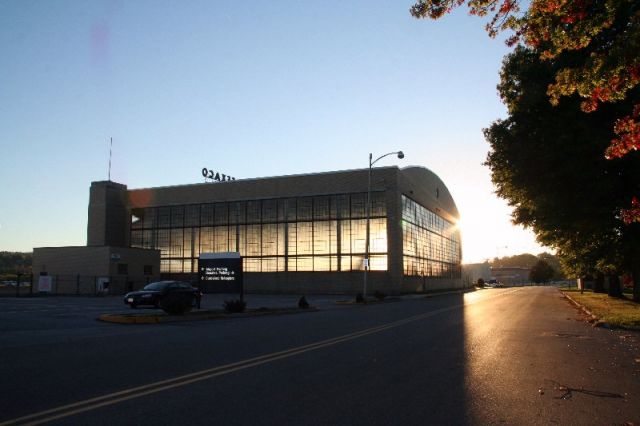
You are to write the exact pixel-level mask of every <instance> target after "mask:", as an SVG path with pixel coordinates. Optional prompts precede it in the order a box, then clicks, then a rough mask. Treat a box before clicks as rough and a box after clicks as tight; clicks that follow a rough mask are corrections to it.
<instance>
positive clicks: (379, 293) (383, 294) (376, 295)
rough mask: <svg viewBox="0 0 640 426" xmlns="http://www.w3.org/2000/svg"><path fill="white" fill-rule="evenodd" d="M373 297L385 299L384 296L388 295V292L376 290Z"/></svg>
mask: <svg viewBox="0 0 640 426" xmlns="http://www.w3.org/2000/svg"><path fill="white" fill-rule="evenodd" d="M373 297H375V298H376V299H378V300H384V298H385V297H387V294H386V293H383V292H381V291H378V290H376V292H375V293H373Z"/></svg>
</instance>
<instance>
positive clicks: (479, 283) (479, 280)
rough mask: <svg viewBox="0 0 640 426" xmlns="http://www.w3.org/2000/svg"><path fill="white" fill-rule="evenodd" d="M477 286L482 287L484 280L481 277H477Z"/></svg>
mask: <svg viewBox="0 0 640 426" xmlns="http://www.w3.org/2000/svg"><path fill="white" fill-rule="evenodd" d="M476 285H477V286H478V287H480V288H482V287H484V280H483V279H482V278H478V283H477V284H476Z"/></svg>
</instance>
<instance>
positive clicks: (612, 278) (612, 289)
mask: <svg viewBox="0 0 640 426" xmlns="http://www.w3.org/2000/svg"><path fill="white" fill-rule="evenodd" d="M609 296H610V297H622V287H621V286H620V277H619V276H618V275H617V274H611V275H609Z"/></svg>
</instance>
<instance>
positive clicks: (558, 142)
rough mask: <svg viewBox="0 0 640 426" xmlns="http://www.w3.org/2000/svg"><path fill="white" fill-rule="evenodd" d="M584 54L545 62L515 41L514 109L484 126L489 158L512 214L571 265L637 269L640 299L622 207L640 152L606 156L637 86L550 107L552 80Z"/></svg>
mask: <svg viewBox="0 0 640 426" xmlns="http://www.w3.org/2000/svg"><path fill="white" fill-rule="evenodd" d="M583 54H584V52H568V53H565V54H563V55H560V56H558V57H556V58H555V59H553V60H545V61H542V60H541V59H540V55H539V52H538V51H537V50H534V49H528V48H524V47H518V48H516V49H515V51H514V52H513V53H512V54H510V55H508V56H507V57H506V58H505V61H504V63H503V67H502V72H501V83H500V85H499V86H498V89H499V92H500V95H501V97H502V100H503V102H504V103H505V104H506V105H507V108H508V113H509V116H508V118H506V119H504V120H497V121H496V122H494V123H493V124H492V125H491V127H490V128H489V129H486V130H485V137H486V138H487V140H488V141H489V143H490V145H491V148H492V151H491V152H490V153H489V155H488V158H487V162H486V164H487V165H488V166H489V168H490V169H491V172H492V181H493V183H494V185H495V187H496V192H497V194H498V195H499V196H500V197H502V198H504V199H506V200H507V201H508V203H509V205H510V206H512V207H513V208H514V210H513V213H512V218H513V221H514V222H515V223H517V224H522V225H524V226H525V227H529V228H531V229H532V230H533V231H534V232H535V233H536V236H537V238H538V240H539V241H540V242H541V243H543V244H545V245H547V246H550V247H554V248H556V250H557V254H558V255H559V256H560V257H561V258H562V259H563V263H564V265H565V266H567V267H568V270H569V272H572V273H574V274H576V275H578V276H584V275H596V274H597V273H598V272H600V273H606V274H610V273H619V272H621V271H625V270H626V271H632V273H633V275H634V280H635V283H636V286H635V288H636V289H637V291H636V292H635V293H634V294H635V297H636V298H637V299H638V300H640V285H639V281H640V271H638V266H639V265H640V223H631V224H629V225H625V224H624V222H623V220H622V217H621V215H620V214H619V211H620V209H621V207H622V206H624V205H625V203H626V200H628V199H629V197H630V195H631V194H632V193H633V192H634V191H636V190H637V188H638V187H639V186H640V158H639V157H638V156H625V157H624V158H620V159H618V160H617V161H608V160H606V159H605V158H604V156H602V151H603V149H604V148H605V147H606V146H607V145H608V143H609V139H610V137H611V132H612V130H611V123H613V122H614V121H615V120H616V117H617V115H618V114H619V112H620V111H621V110H624V108H625V107H626V106H628V105H629V104H631V103H633V102H638V99H640V88H636V89H634V91H633V92H632V93H631V94H630V96H629V99H627V100H625V101H622V102H619V103H617V104H606V105H603V106H601V107H600V108H598V110H597V111H593V112H591V113H589V114H588V116H587V113H585V112H583V111H581V110H580V109H579V108H578V107H577V106H578V105H579V104H580V102H581V99H580V98H579V96H577V95H575V94H574V95H572V96H570V97H567V98H566V99H565V100H564V101H563V102H562V103H561V104H559V105H558V106H555V107H554V106H552V105H551V104H550V103H549V102H548V101H547V94H546V88H547V86H548V84H549V82H551V81H553V79H554V76H555V74H556V72H557V70H558V69H562V68H563V67H565V66H566V64H567V63H571V62H573V61H574V60H576V59H575V57H576V56H580V55H583ZM616 212H618V214H616ZM634 268H635V271H634Z"/></svg>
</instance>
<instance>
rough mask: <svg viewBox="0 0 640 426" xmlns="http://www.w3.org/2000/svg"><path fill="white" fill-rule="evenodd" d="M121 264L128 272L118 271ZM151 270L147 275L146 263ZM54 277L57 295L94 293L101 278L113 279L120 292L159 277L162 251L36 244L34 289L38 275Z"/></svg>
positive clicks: (116, 291) (114, 289) (114, 291)
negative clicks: (41, 245) (121, 272)
mask: <svg viewBox="0 0 640 426" xmlns="http://www.w3.org/2000/svg"><path fill="white" fill-rule="evenodd" d="M118 264H126V265H127V269H128V271H127V273H126V274H119V273H118ZM145 265H151V267H152V273H151V274H148V275H145V273H144V266H145ZM41 273H42V274H46V275H50V276H52V277H53V278H54V284H53V285H54V289H53V292H54V293H57V294H94V293H95V292H96V283H97V281H98V278H100V277H105V278H109V280H110V292H111V293H112V294H120V293H123V292H126V291H130V290H132V289H138V288H141V287H142V286H144V285H145V284H146V283H148V282H151V281H156V280H158V279H160V252H159V251H158V250H147V249H137V248H129V247H110V246H102V247H84V246H79V247H37V248H34V249H33V274H34V286H35V287H34V291H37V284H38V276H39V275H40V274H41Z"/></svg>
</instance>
